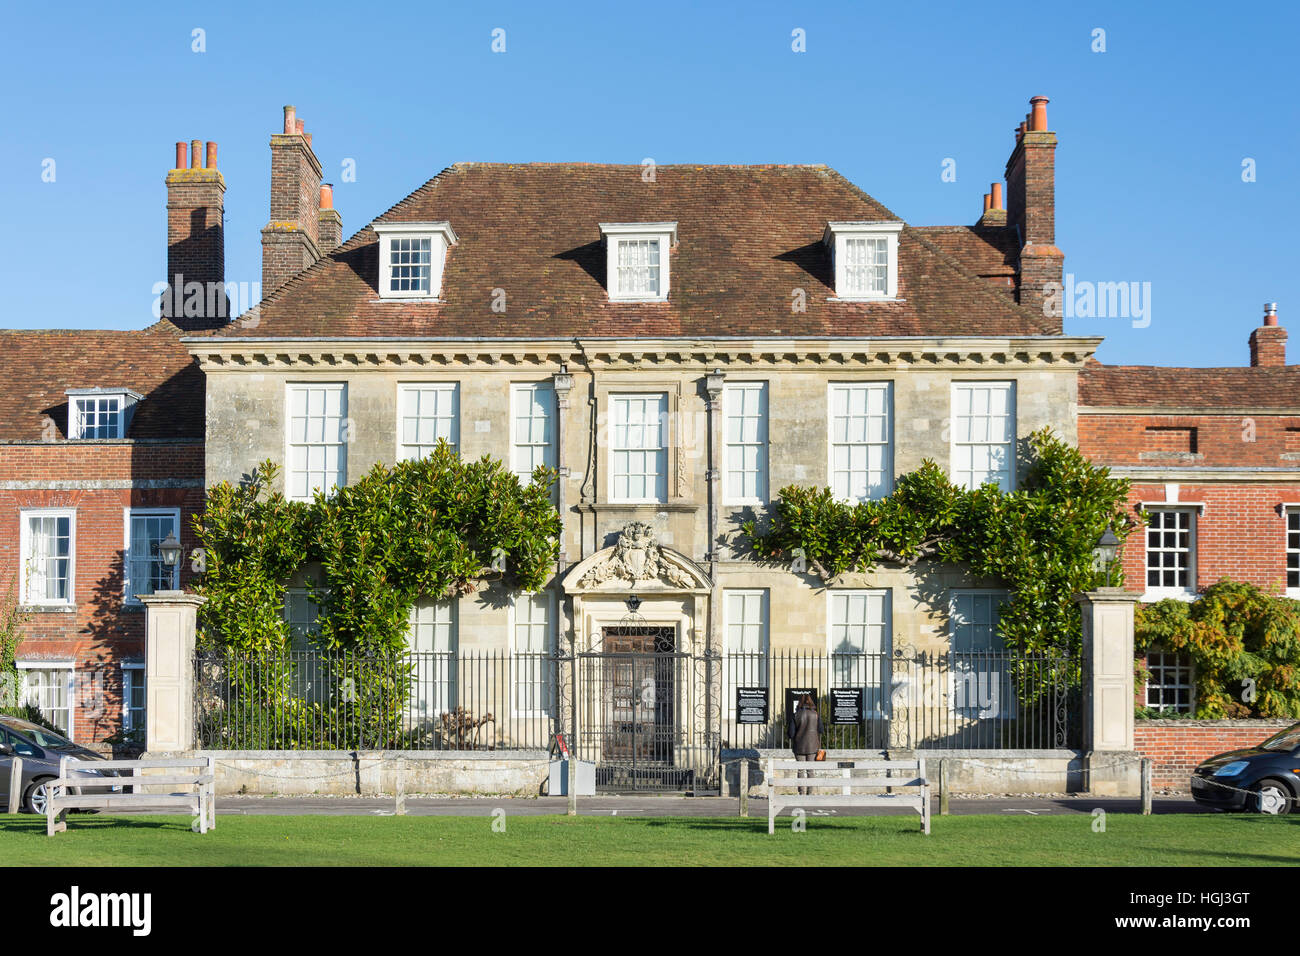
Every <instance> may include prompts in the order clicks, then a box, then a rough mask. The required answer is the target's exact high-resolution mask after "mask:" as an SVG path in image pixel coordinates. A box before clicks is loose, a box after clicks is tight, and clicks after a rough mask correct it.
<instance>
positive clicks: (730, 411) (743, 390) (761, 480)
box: [722, 382, 770, 505]
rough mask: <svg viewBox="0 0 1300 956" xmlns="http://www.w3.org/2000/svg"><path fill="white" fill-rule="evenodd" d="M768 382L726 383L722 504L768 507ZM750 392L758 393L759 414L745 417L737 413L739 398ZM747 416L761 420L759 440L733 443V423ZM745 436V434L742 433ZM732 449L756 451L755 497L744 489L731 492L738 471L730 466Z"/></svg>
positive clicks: (723, 393)
mask: <svg viewBox="0 0 1300 956" xmlns="http://www.w3.org/2000/svg"><path fill="white" fill-rule="evenodd" d="M768 392H769V389H768V383H767V382H727V383H726V384H724V385H723V387H722V503H723V504H724V505H765V504H767V500H768V495H769V490H768V482H769V480H770V479H769V475H770V472H769V470H768V460H769V447H770V446H769V434H770V432H769V428H768ZM749 393H757V394H758V414H757V415H756V416H742V415H737V414H736V399H737V398H738V397H739V396H741V395H748V394H749ZM746 417H756V418H757V420H758V437H757V438H756V439H755V440H754V441H744V440H740V441H732V438H731V435H732V429H731V423H732V420H733V419H738V420H739V421H742V422H743V421H744V420H745V418H746ZM742 436H743V432H742ZM733 448H740V449H745V448H757V449H758V464H757V468H756V470H755V479H754V494H752V495H749V494H744V493H743V491H745V490H748V489H745V488H744V487H743V484H744V482H743V479H742V494H739V495H733V494H732V492H731V479H732V477H733V476H734V475H735V474H736V472H735V471H734V470H733V469H732V467H731V449H733ZM740 474H742V475H746V474H748V472H746V471H743V470H742V471H741V472H740Z"/></svg>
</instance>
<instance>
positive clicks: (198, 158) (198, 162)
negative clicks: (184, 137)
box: [190, 139, 203, 169]
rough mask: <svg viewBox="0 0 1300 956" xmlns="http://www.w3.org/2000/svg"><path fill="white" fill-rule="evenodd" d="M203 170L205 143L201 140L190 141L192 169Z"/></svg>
mask: <svg viewBox="0 0 1300 956" xmlns="http://www.w3.org/2000/svg"><path fill="white" fill-rule="evenodd" d="M202 168H203V143H202V142H201V141H200V140H197V139H192V140H190V169H202Z"/></svg>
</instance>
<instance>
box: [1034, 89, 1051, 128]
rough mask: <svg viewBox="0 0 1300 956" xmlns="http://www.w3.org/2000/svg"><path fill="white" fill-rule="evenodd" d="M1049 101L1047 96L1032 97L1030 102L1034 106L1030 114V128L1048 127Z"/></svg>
mask: <svg viewBox="0 0 1300 956" xmlns="http://www.w3.org/2000/svg"><path fill="white" fill-rule="evenodd" d="M1047 103H1048V99H1047V97H1046V96H1035V97H1033V98H1031V99H1030V101H1029V104H1030V105H1031V106H1032V107H1033V108H1034V109H1033V112H1032V113H1030V116H1029V128H1030V129H1032V130H1034V131H1038V130H1046V129H1047Z"/></svg>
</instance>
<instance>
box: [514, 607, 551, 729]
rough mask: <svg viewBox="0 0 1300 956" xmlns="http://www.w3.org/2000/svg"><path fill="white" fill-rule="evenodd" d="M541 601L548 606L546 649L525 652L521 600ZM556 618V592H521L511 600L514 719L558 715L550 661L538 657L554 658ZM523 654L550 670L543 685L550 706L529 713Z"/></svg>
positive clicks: (530, 682)
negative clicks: (522, 695)
mask: <svg viewBox="0 0 1300 956" xmlns="http://www.w3.org/2000/svg"><path fill="white" fill-rule="evenodd" d="M538 598H541V599H543V600H544V601H545V604H546V648H545V649H544V650H542V651H521V650H520V649H519V631H518V630H517V627H518V625H519V602H520V601H521V600H529V601H532V600H536V599H538ZM556 619H557V618H556V600H555V592H554V591H551V590H549V589H548V590H545V591H536V592H534V593H532V594H529V593H527V592H523V591H520V592H517V593H516V594H515V595H514V596H513V597H512V598H511V600H510V619H509V627H510V713H511V716H513V717H551V716H553V715H554V711H555V697H556V690H557V688H556V687H555V686H554V685H553V684H552V683H551V682H550V677H551V674H550V663H549V662H548V661H547V660H542V659H539V658H538V657H537V655H539V654H542V655H547V656H548V657H553V656H554V654H555V649H556V645H557V640H556V635H557V633H558V629H557V627H556ZM523 654H528V655H530V657H531V659H532V660H533V661H534V662H540V664H541V666H542V667H544V668H546V673H545V674H544V678H543V679H544V683H543V686H544V689H545V696H546V704H547V706H546V707H545V708H543V709H541V710H526V709H524V708H522V707H520V706H519V684H520V678H521V676H523V675H521V674H520V669H519V667H518V665H517V661H518V658H519V656H520V655H523ZM528 676H530V677H531V676H532V675H531V674H530V675H528ZM528 683H529V684H534V683H536V681H531V680H530V681H528Z"/></svg>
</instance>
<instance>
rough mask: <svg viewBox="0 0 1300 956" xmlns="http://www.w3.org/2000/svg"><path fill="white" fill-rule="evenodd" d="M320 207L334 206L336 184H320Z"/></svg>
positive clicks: (331, 207) (330, 207)
mask: <svg viewBox="0 0 1300 956" xmlns="http://www.w3.org/2000/svg"><path fill="white" fill-rule="evenodd" d="M320 207H321V209H333V208H334V186H333V184H332V183H321V184H320Z"/></svg>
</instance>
